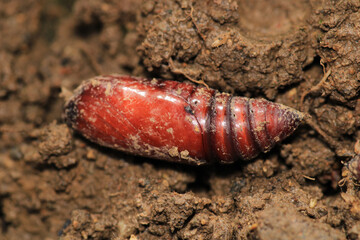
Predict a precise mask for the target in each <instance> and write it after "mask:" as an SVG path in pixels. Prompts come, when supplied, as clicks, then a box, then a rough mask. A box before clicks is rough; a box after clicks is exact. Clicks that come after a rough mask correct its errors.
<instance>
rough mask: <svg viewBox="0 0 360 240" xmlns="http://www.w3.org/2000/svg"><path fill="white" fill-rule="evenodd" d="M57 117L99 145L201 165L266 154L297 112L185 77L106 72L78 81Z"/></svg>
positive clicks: (299, 116)
mask: <svg viewBox="0 0 360 240" xmlns="http://www.w3.org/2000/svg"><path fill="white" fill-rule="evenodd" d="M64 118H65V121H66V123H67V124H68V126H70V127H71V128H73V129H75V130H76V131H78V132H80V133H81V134H82V135H84V136H85V137H86V138H88V139H89V140H90V141H93V142H95V143H98V144H100V145H103V146H106V147H110V148H114V149H118V150H120V151H124V152H127V153H131V154H134V155H139V156H144V157H150V158H156V159H163V160H168V161H175V162H181V163H190V164H196V165H201V164H204V163H211V162H219V163H232V162H234V161H236V160H238V159H242V160H248V159H252V158H254V157H256V156H257V155H258V154H259V153H260V152H267V151H269V150H270V149H271V148H272V147H273V146H274V145H275V144H276V143H278V142H280V141H282V140H283V139H284V138H286V137H287V136H289V135H290V134H292V133H293V132H294V131H295V129H296V128H297V127H298V125H299V124H300V123H301V121H302V119H303V114H302V113H301V112H299V111H297V110H295V109H293V108H290V107H287V106H284V105H282V104H278V103H273V102H269V101H267V100H264V99H252V98H245V97H236V96H231V95H229V94H227V93H220V92H218V91H216V90H214V89H208V88H206V87H203V86H196V85H194V84H192V83H187V82H176V81H170V80H157V79H152V80H151V79H143V78H136V77H131V76H122V75H107V76H99V77H95V78H93V79H90V80H87V81H85V82H83V83H82V84H81V85H80V86H79V87H78V88H77V89H76V91H75V93H74V95H73V96H72V97H71V98H70V99H69V100H68V101H67V102H66V104H65V111H64Z"/></svg>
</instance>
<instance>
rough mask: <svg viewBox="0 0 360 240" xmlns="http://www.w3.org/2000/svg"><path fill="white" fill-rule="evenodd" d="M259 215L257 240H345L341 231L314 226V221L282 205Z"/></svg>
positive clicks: (320, 225) (323, 226)
mask: <svg viewBox="0 0 360 240" xmlns="http://www.w3.org/2000/svg"><path fill="white" fill-rule="evenodd" d="M259 215H260V216H259V217H260V221H259V223H258V227H257V228H256V235H257V237H255V238H256V239H264V240H266V239H269V240H270V239H294V240H295V239H309V240H310V239H339V240H340V239H345V236H344V233H342V232H341V231H339V230H335V229H332V228H331V227H330V226H329V225H327V224H317V225H316V226H314V224H313V220H311V219H309V218H306V217H305V216H303V215H301V214H300V213H298V212H297V211H296V210H295V209H293V208H290V209H289V208H288V207H286V206H282V205H281V204H279V205H276V206H272V207H269V208H267V209H265V210H264V211H262V212H261V213H260V214H259ZM249 237H251V236H249Z"/></svg>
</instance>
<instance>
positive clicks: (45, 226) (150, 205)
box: [0, 0, 360, 240]
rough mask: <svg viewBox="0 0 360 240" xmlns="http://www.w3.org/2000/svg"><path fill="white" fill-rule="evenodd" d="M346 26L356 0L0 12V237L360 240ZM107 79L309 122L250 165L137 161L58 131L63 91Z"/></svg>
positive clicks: (2, 6) (30, 2) (354, 23)
mask: <svg viewBox="0 0 360 240" xmlns="http://www.w3.org/2000/svg"><path fill="white" fill-rule="evenodd" d="M359 23H360V2H359V1H355V0H344V1H330V0H323V1H316V0H301V1H298V0H290V1H289V0H274V1H266V0H260V1H251V0H223V1H221V0H213V1H195V0H183V1H178V0H149V1H141V0H137V1H133V0H132V1H130V0H122V1H115V0H109V1H100V0H93V1H88V0H76V1H70V0H65V1H58V0H52V1H45V0H40V1H38V0H27V1H22V0H11V1H10V0H5V1H1V2H0V36H1V37H0V226H1V229H0V239H10V240H11V239H48V240H49V239H59V238H60V239H63V240H65V239H66V240H70V239H132V240H135V239H264V240H265V239H359V238H360V207H359V206H360V193H359V183H358V179H356V178H355V176H353V175H352V174H351V173H350V172H349V171H348V169H347V168H346V166H344V163H346V162H348V161H349V160H350V159H351V158H352V157H354V155H355V154H356V153H355V152H357V154H360V153H359V152H358V151H354V146H355V143H356V141H357V140H358V139H360V100H359V96H360V80H359V79H360V71H359V70H360V51H359V50H360V49H359V44H358V42H359V41H360V34H359V33H360V31H359V30H360V29H359ZM108 73H119V74H130V75H133V76H141V77H150V78H153V77H158V78H166V79H174V80H177V81H184V80H190V81H200V82H203V83H206V84H207V85H209V86H210V87H213V88H216V89H219V90H221V91H226V92H229V93H232V94H235V95H243V96H247V97H264V98H267V99H270V100H272V101H275V102H279V103H283V104H285V105H287V106H290V107H293V108H296V109H299V110H302V111H304V112H305V113H307V114H308V116H309V117H308V121H307V122H306V124H303V125H302V126H301V127H300V128H299V129H298V130H297V131H296V133H295V134H293V135H292V136H291V137H290V138H288V139H286V140H285V141H284V142H283V143H282V145H279V146H277V147H276V148H275V149H273V150H272V151H270V152H269V153H267V154H262V155H260V156H259V157H257V158H256V159H254V160H253V161H250V162H242V161H239V162H237V163H235V164H232V165H209V166H203V167H195V166H187V165H181V164H174V163H168V162H164V161H156V160H152V159H146V158H139V157H136V156H130V155H126V154H124V153H122V152H118V151H114V150H110V149H107V148H103V147H100V146H98V145H96V144H93V143H91V142H89V141H87V140H85V139H84V138H83V137H81V136H80V135H79V134H77V133H75V132H73V131H72V130H71V129H69V128H68V127H67V126H66V125H65V124H64V120H63V118H62V112H63V105H64V101H65V100H64V96H65V95H66V93H69V91H70V92H71V91H72V90H73V89H75V88H76V86H78V85H79V84H80V83H81V82H82V81H83V80H85V79H88V78H91V77H93V76H95V75H99V74H108ZM326 74H327V75H326ZM323 76H326V77H325V78H323ZM179 137H180V136H179Z"/></svg>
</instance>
